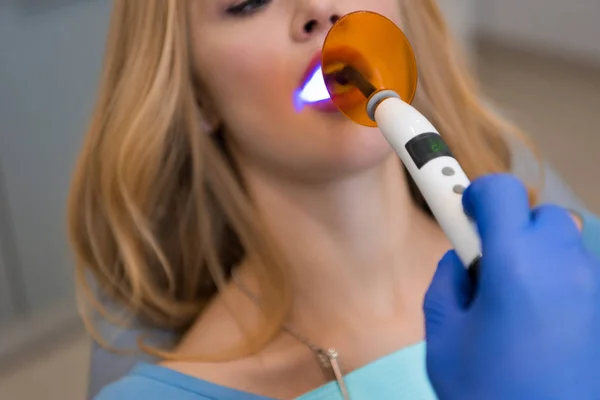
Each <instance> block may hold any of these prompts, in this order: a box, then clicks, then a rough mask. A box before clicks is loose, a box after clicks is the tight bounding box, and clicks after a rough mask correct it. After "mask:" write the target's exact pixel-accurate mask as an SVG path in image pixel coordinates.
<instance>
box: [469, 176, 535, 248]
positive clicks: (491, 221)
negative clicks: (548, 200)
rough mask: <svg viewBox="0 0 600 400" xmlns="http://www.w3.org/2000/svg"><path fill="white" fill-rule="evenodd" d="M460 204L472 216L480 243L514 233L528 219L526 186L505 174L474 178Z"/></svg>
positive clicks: (529, 217)
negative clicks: (479, 236)
mask: <svg viewBox="0 0 600 400" xmlns="http://www.w3.org/2000/svg"><path fill="white" fill-rule="evenodd" d="M463 206H464V208H465V212H466V213H467V215H469V216H470V217H471V218H473V219H474V220H475V223H476V225H477V229H478V230H479V234H480V235H481V239H482V241H483V242H484V244H485V242H486V240H489V239H491V238H493V237H498V236H506V235H511V236H512V235H514V234H515V233H517V232H519V231H520V230H521V229H523V228H525V227H526V226H528V224H529V223H530V219H531V212H530V208H529V197H528V193H527V189H526V188H525V186H524V185H523V184H522V183H521V182H520V181H519V180H518V179H517V178H516V177H514V176H512V175H509V174H492V175H486V176H484V177H481V178H479V179H477V180H475V181H474V182H473V183H472V184H471V185H470V186H469V187H468V188H467V190H466V191H465V193H464V196H463Z"/></svg>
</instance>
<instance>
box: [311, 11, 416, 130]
mask: <svg viewBox="0 0 600 400" xmlns="http://www.w3.org/2000/svg"><path fill="white" fill-rule="evenodd" d="M321 62H322V69H323V75H325V82H326V83H327V90H328V92H329V95H330V97H331V99H332V101H333V102H334V104H335V105H336V106H337V107H338V108H339V109H340V111H341V112H342V113H343V114H344V115H346V116H347V117H348V118H350V119H351V120H353V121H354V122H356V123H358V124H361V125H365V126H370V127H375V126H377V124H376V123H375V122H374V121H373V120H372V119H371V118H369V115H368V114H367V103H368V102H369V99H368V98H366V97H365V96H364V95H363V94H362V93H361V92H360V90H358V89H357V88H356V87H354V86H352V85H340V84H338V83H335V82H332V81H331V79H328V75H329V74H332V73H334V72H337V71H339V70H341V69H342V68H343V67H344V66H345V65H350V66H352V67H353V68H354V69H356V70H358V71H359V72H360V73H361V74H362V75H363V76H364V77H365V78H366V79H367V80H368V81H369V82H370V83H371V84H372V85H373V86H374V87H375V88H376V89H377V91H380V90H393V91H395V92H396V93H397V94H398V95H399V96H400V98H402V100H403V101H404V102H406V103H408V104H410V103H411V102H412V100H413V98H414V96H415V92H416V90H417V79H418V73H417V63H416V60H415V56H414V52H413V49H412V47H411V45H410V43H409V42H408V39H407V38H406V36H405V35H404V33H403V32H402V30H401V29H400V28H399V27H398V26H397V25H396V24H394V23H393V22H392V21H390V20H389V19H387V18H386V17H384V16H382V15H380V14H377V13H374V12H370V11H357V12H354V13H351V14H347V15H345V16H344V17H342V18H340V19H339V20H338V21H337V22H336V23H335V25H334V26H333V27H332V28H331V30H330V31H329V33H328V34H327V38H326V39H325V43H324V44H323V58H322V60H321Z"/></svg>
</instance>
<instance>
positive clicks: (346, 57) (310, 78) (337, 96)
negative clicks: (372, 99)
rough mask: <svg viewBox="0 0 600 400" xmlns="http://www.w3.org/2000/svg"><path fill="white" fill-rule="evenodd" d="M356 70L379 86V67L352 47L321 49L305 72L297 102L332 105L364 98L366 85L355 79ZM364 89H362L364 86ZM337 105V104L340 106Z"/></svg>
mask: <svg viewBox="0 0 600 400" xmlns="http://www.w3.org/2000/svg"><path fill="white" fill-rule="evenodd" d="M348 72H355V73H357V74H358V75H359V76H360V77H363V78H364V82H366V83H367V84H370V87H371V88H373V90H375V87H376V86H377V85H376V84H373V82H374V83H377V81H378V79H377V76H374V75H377V74H376V73H375V71H372V70H371V68H369V64H368V63H367V62H366V60H365V59H364V58H363V57H362V56H361V55H360V54H359V53H358V52H356V51H354V50H353V49H351V48H349V47H339V48H336V49H333V50H329V51H328V52H327V53H326V54H321V53H317V54H316V55H315V56H314V57H313V59H312V61H311V63H309V66H308V68H307V71H306V73H305V77H304V79H303V81H302V83H301V86H300V89H299V90H298V92H297V96H296V97H297V99H296V100H297V104H298V106H299V107H300V108H301V107H303V106H304V105H309V106H310V105H316V106H322V105H323V104H328V105H330V106H331V107H328V108H332V109H336V108H337V107H343V108H346V107H349V106H350V105H351V104H355V103H358V102H361V101H364V99H365V96H366V97H368V95H367V94H366V92H365V90H364V87H360V85H359V86H358V87H357V84H356V83H357V82H356V80H353V79H351V78H352V73H350V74H348ZM361 89H362V90H361ZM336 106H337V107H336Z"/></svg>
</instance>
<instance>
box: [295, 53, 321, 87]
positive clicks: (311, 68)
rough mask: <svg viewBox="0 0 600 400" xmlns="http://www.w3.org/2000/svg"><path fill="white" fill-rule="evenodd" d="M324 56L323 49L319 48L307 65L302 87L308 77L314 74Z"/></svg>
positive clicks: (301, 82)
mask: <svg viewBox="0 0 600 400" xmlns="http://www.w3.org/2000/svg"><path fill="white" fill-rule="evenodd" d="M322 58H323V53H322V51H321V50H318V51H317V52H316V53H315V54H314V55H313V56H312V58H311V59H310V61H309V63H308V65H307V66H306V70H305V71H304V74H302V80H301V81H300V87H301V88H302V87H304V85H306V82H307V81H308V79H309V78H310V77H311V76H312V75H313V73H314V72H315V70H316V68H317V67H318V66H319V65H321V59H322Z"/></svg>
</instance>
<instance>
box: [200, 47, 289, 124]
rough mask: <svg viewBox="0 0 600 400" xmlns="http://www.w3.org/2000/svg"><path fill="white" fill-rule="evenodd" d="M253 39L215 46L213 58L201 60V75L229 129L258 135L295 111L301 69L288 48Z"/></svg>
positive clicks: (205, 57)
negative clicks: (296, 74) (297, 72)
mask: <svg viewBox="0 0 600 400" xmlns="http://www.w3.org/2000/svg"><path fill="white" fill-rule="evenodd" d="M236 39H237V38H236ZM248 39H250V38H248ZM248 39H246V40H243V41H237V42H236V41H229V42H228V43H222V45H219V46H215V47H214V51H213V52H211V53H212V54H211V53H207V54H206V55H205V56H203V57H200V58H201V61H199V63H198V65H200V66H201V67H200V71H198V72H199V74H200V76H201V77H203V78H204V79H203V82H204V83H205V87H206V88H207V91H208V98H209V99H210V102H211V103H212V105H213V107H214V109H215V110H216V113H217V115H218V117H219V118H220V119H221V120H222V121H224V123H225V125H226V126H227V128H228V129H229V130H230V131H233V132H240V133H243V134H244V135H254V134H255V133H256V134H260V132H261V131H264V130H265V128H268V126H269V125H273V124H272V123H270V122H269V121H272V119H273V118H274V116H282V115H287V114H289V113H290V112H292V111H293V97H292V96H293V92H294V89H295V87H294V83H293V79H292V78H293V76H294V74H293V73H294V71H295V70H297V69H298V66H297V65H292V63H291V62H290V60H291V59H292V57H286V54H287V53H289V48H288V49H286V47H285V44H284V43H279V42H278V41H277V40H269V41H268V43H265V41H264V40H263V41H261V40H259V39H258V38H257V39H255V40H248ZM287 46H288V47H289V44H288V45H287ZM286 51H287V53H286Z"/></svg>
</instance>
